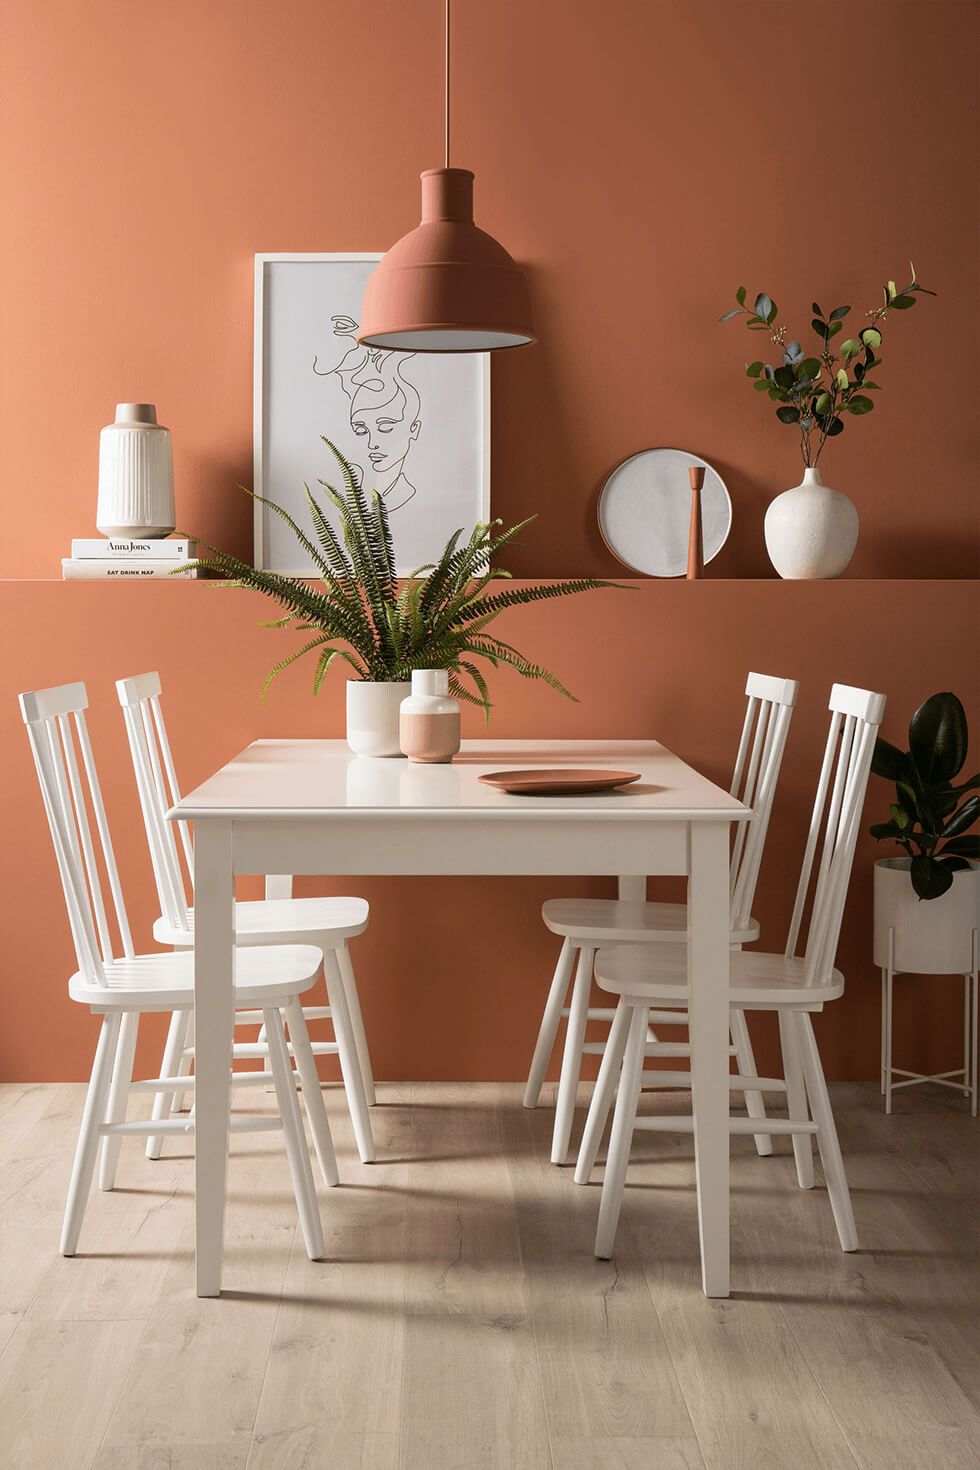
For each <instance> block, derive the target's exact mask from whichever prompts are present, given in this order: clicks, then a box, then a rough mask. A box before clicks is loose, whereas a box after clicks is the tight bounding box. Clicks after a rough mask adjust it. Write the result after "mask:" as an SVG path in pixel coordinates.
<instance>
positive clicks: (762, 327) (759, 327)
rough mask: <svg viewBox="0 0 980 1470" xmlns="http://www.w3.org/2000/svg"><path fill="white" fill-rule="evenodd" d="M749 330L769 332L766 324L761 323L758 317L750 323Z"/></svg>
mask: <svg viewBox="0 0 980 1470" xmlns="http://www.w3.org/2000/svg"><path fill="white" fill-rule="evenodd" d="M748 328H749V331H750V332H768V330H769V328H768V327H767V326H766V324H765V322H762V321H760V320H759V318H758V317H753V318H752V320H751V321H750V322H749V323H748Z"/></svg>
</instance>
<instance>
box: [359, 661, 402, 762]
mask: <svg viewBox="0 0 980 1470" xmlns="http://www.w3.org/2000/svg"><path fill="white" fill-rule="evenodd" d="M411 692H412V686H411V684H408V683H404V684H401V683H399V684H372V683H369V682H367V681H366V680H363V679H348V680H347V744H348V745H349V746H350V748H351V750H353V751H355V752H356V754H357V755H401V753H402V748H401V745H400V744H399V742H398V711H399V709H400V708H401V702H402V700H403V699H405V698H406V697H407V696H408V695H409V694H410V693H411Z"/></svg>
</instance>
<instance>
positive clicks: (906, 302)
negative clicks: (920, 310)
mask: <svg viewBox="0 0 980 1470" xmlns="http://www.w3.org/2000/svg"><path fill="white" fill-rule="evenodd" d="M914 305H915V297H914V296H904V295H903V296H896V297H895V299H894V301H893V302H892V310H893V311H908V309H909V307H910V306H914Z"/></svg>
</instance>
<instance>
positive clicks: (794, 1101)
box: [779, 1011, 813, 1189]
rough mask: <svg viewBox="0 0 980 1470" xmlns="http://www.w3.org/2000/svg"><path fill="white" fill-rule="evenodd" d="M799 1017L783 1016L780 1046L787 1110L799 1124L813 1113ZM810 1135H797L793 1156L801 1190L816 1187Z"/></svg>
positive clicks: (780, 1014) (781, 1019)
mask: <svg viewBox="0 0 980 1470" xmlns="http://www.w3.org/2000/svg"><path fill="white" fill-rule="evenodd" d="M798 1019H799V1017H797V1016H794V1015H790V1013H789V1012H788V1011H780V1013H779V1045H780V1048H781V1049H782V1053H783V1076H784V1077H785V1079H786V1111H787V1113H788V1115H789V1117H790V1118H792V1119H793V1121H794V1122H796V1123H808V1122H809V1121H810V1114H809V1111H808V1109H807V1101H806V1082H805V1080H804V1076H803V1064H802V1060H801V1058H800V1045H799V1032H798V1030H797V1026H796V1022H797V1021H798ZM810 1137H811V1135H810V1134H809V1133H794V1134H793V1154H794V1157H795V1159H796V1178H797V1180H798V1181H799V1186H800V1188H801V1189H812V1188H813V1145H812V1144H811V1142H810Z"/></svg>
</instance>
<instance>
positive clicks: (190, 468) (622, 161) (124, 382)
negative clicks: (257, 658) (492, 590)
mask: <svg viewBox="0 0 980 1470" xmlns="http://www.w3.org/2000/svg"><path fill="white" fill-rule="evenodd" d="M455 17H456V19H455V44H454V89H455V91H454V97H455V110H454V138H455V143H454V159H455V161H456V162H457V163H459V164H461V165H466V166H468V167H471V168H473V169H474V170H475V171H476V201H477V217H478V219H479V220H481V221H482V222H483V223H484V224H485V225H486V226H487V227H488V228H489V229H491V230H492V231H493V232H494V233H495V234H498V235H499V237H500V239H501V240H503V241H504V242H505V243H506V245H507V246H508V247H509V248H510V249H511V250H512V252H513V253H514V254H515V255H516V256H517V257H518V258H519V259H521V260H522V261H524V262H526V263H527V266H528V269H529V274H530V279H531V285H532V289H533V295H534V305H535V311H536V314H537V319H538V326H539V331H540V343H539V344H538V345H537V346H536V347H534V348H531V349H529V350H527V351H520V352H511V353H504V354H503V355H502V357H501V359H500V360H499V361H496V362H495V363H494V373H493V379H494V382H493V394H494V404H493V406H494V418H493V500H494V510H495V512H496V513H497V514H498V515H502V516H505V517H511V518H514V519H520V518H522V517H523V516H525V515H527V514H528V513H529V511H532V510H535V511H538V512H539V513H540V519H539V521H538V523H537V525H536V526H535V527H534V528H533V530H532V532H531V533H530V534H529V535H528V537H527V538H526V541H525V543H524V545H523V547H522V548H521V549H520V550H519V551H515V554H514V556H513V558H512V561H513V570H514V571H516V572H519V573H522V574H523V575H526V576H563V575H566V574H570V573H582V572H608V571H610V570H611V569H612V568H613V563H612V561H611V559H610V557H609V555H608V553H607V552H606V551H605V549H604V548H603V546H602V543H601V541H600V539H599V536H598V532H597V530H596V524H595V501H596V496H597V494H598V491H599V488H600V486H601V484H602V482H603V480H604V479H605V477H606V475H607V474H608V473H609V471H610V470H611V469H612V467H613V466H614V465H615V464H617V463H618V462H619V461H620V460H622V459H624V458H625V457H626V456H627V455H629V454H632V453H633V452H635V451H636V450H638V449H643V448H646V447H648V446H650V445H657V444H672V445H680V446H681V447H684V448H689V449H693V450H696V451H699V452H701V453H702V454H704V455H706V456H707V457H708V458H709V459H710V460H712V461H713V462H714V463H715V464H716V465H717V466H718V467H719V469H720V470H721V472H722V474H723V475H724V476H725V477H726V478H727V480H728V483H729V485H730V487H731V490H732V494H733V497H734V500H735V523H734V530H733V533H732V537H731V540H730V543H729V546H728V547H727V548H726V550H725V552H724V554H723V557H722V558H721V559H719V563H718V565H717V568H716V570H717V572H718V574H720V575H726V576H740V577H741V576H769V575H771V568H770V567H769V564H768V561H767V560H766V557H765V551H764V548H763V543H762V535H761V529H762V515H763V511H764V508H765V505H766V503H767V501H768V500H770V499H771V498H772V495H773V493H774V492H776V491H777V490H780V489H784V488H785V487H786V486H788V485H794V484H796V483H797V482H798V480H799V478H800V476H799V471H798V455H797V446H796V436H795V433H794V431H793V430H792V429H788V428H785V427H784V426H781V425H779V424H777V422H776V420H775V417H774V413H773V409H772V406H771V404H769V403H768V402H767V403H766V405H765V406H763V405H762V404H761V403H760V402H759V401H758V399H757V398H756V397H755V395H754V394H753V393H752V392H751V391H750V389H749V386H748V384H747V383H746V381H745V380H744V378H743V377H742V367H743V364H744V362H745V361H746V359H747V358H748V357H749V356H751V355H754V353H755V351H756V349H757V347H758V346H759V339H758V337H757V336H755V335H751V336H750V335H749V334H748V333H747V332H746V331H745V329H744V327H743V326H742V325H741V324H740V323H733V322H728V323H726V324H725V325H724V326H719V325H718V322H717V318H718V316H719V314H720V313H721V312H722V311H724V310H725V309H726V308H727V307H728V306H729V305H730V304H733V303H732V296H733V293H734V291H735V288H736V286H738V285H740V284H744V285H746V286H748V287H749V289H750V290H753V291H755V290H758V289H762V288H763V287H764V288H765V289H766V290H768V291H769V292H770V293H771V295H772V296H773V298H774V299H775V300H776V301H777V302H778V303H779V306H780V309H781V310H780V321H786V322H787V323H789V324H790V325H791V326H792V327H793V328H794V331H795V332H796V333H805V332H806V330H807V327H808V323H809V319H810V303H811V301H813V300H814V299H816V300H817V301H819V302H821V304H822V305H823V306H824V309H825V310H827V311H829V310H830V309H831V306H832V305H836V304H838V303H842V302H849V303H851V304H852V305H853V307H854V309H855V316H860V315H861V314H863V312H864V311H865V310H866V308H867V307H868V306H870V305H873V304H876V303H877V300H878V289H879V286H880V283H881V282H882V281H883V280H886V279H888V278H889V277H891V276H894V277H895V278H896V279H897V280H898V279H900V278H902V277H903V275H904V272H905V271H906V270H907V268H908V262H909V259H910V258H911V259H912V260H913V261H914V262H915V265H916V268H917V270H918V272H919V274H920V275H921V278H922V280H923V281H924V282H925V284H926V285H928V286H932V287H933V288H934V289H936V290H937V291H939V293H940V295H939V298H938V300H935V301H934V300H931V299H928V300H926V301H925V303H922V302H920V304H919V305H918V306H917V307H916V308H915V310H914V311H911V312H908V313H906V314H905V315H904V316H902V317H899V318H897V319H895V320H894V322H893V323H890V324H889V327H888V331H887V335H886V349H887V350H886V352H885V363H886V365H885V366H884V367H883V368H882V369H881V372H880V374H876V377H878V378H879V379H880V381H881V385H882V393H881V395H880V401H879V404H878V410H877V411H876V412H875V413H874V414H872V415H870V416H869V417H868V419H867V420H861V421H853V422H850V423H849V424H848V427H847V431H846V432H845V434H844V435H843V437H842V438H841V439H840V440H839V441H838V442H837V443H836V444H834V445H832V446H831V450H832V451H833V452H832V453H831V451H830V450H828V453H827V455H826V456H825V469H826V477H827V479H828V482H829V483H831V484H837V485H839V486H840V488H842V489H845V490H847V491H849V492H850V493H851V494H852V495H853V497H854V499H855V500H856V501H857V503H858V507H859V510H860V513H861V520H862V528H863V529H862V536H861V541H860V545H859V546H858V550H857V555H856V556H855V558H854V562H853V564H852V568H851V575H853V576H893V577H950V576H957V577H961V576H967V575H976V570H977V560H976V551H975V545H974V544H973V542H972V533H973V531H974V530H975V513H974V511H973V510H972V509H971V507H972V504H973V496H974V495H975V485H976V457H977V456H976V450H977V437H976V425H977V414H976V384H975V373H974V371H973V364H972V356H971V355H970V351H969V350H968V348H967V346H966V344H971V343H972V342H973V340H974V336H975V330H976V326H977V315H978V312H977V301H978V298H977V282H978V278H980V273H978V271H977V211H978V196H977V187H976V181H977V177H978V173H980V169H978V157H977V139H978V136H980V134H978V126H977V87H976V56H977V38H978V36H977V33H978V19H980V11H978V7H977V5H976V4H975V3H974V0H966V3H963V4H960V3H957V0H939V3H933V4H920V3H915V0H903V3H897V0H887V3H880V0H879V3H876V0H861V3H860V4H854V3H851V0H840V3H833V0H831V3H826V4H822V5H820V6H819V8H818V11H817V12H814V10H813V9H812V8H807V7H803V6H797V5H788V4H786V3H784V0H734V3H733V0H674V3H669V0H456V3H455ZM0 69H2V85H0V171H2V174H0V176H2V190H3V195H2V197H3V210H4V227H3V230H2V232H0V300H2V313H0V320H2V332H3V351H2V353H0V405H2V412H3V416H4V424H3V432H2V433H0V484H2V485H3V486H4V489H5V493H6V495H7V496H8V507H9V506H10V504H11V501H13V502H14V503H15V504H16V505H17V510H16V513H14V514H8V515H7V516H6V517H5V518H4V532H3V536H2V537H0V575H8V576H15V577H25V576H35V577H49V576H56V575H58V570H59V567H58V558H59V557H60V556H62V555H63V554H64V552H65V550H66V547H67V542H68V538H69V537H70V535H71V533H72V531H74V532H75V533H76V534H87V533H90V532H91V520H92V516H93V514H94V509H93V507H94V497H95V479H96V468H97V454H98V432H97V431H98V429H99V427H100V426H101V425H102V424H104V423H106V422H108V420H109V419H110V418H111V416H112V408H113V405H114V403H115V402H116V400H117V399H149V400H151V401H154V402H156V403H157V404H158V405H159V410H160V416H161V421H162V422H164V423H166V424H168V425H170V426H171V427H172V429H173V431H174V439H175V446H176V469H177V482H178V487H179V496H180V501H179V504H180V519H181V523H182V524H183V525H187V526H190V527H193V528H194V529H195V530H197V531H198V532H200V533H201V534H203V535H206V536H208V537H209V539H212V540H213V539H215V538H218V539H219V540H221V541H222V542H224V543H227V544H228V545H229V547H232V548H236V547H237V548H238V549H239V550H246V549H247V548H248V546H249V544H250V543H249V524H250V522H249V516H248V510H247V506H246V504H245V502H244V499H243V497H241V496H240V495H238V494H237V493H236V491H235V489H234V486H235V485H236V483H237V482H239V481H243V480H244V481H246V482H248V481H249V478H250V475H251V468H250V464H251V412H252V409H251V374H252V351H251V344H252V256H253V254H254V252H256V251H268V250H343V249H354V250H383V249H385V248H386V247H387V246H388V245H389V244H391V243H392V242H393V241H394V240H395V239H397V237H398V236H399V235H400V234H403V233H404V232H405V231H406V230H407V229H409V228H411V227H412V226H413V225H414V224H415V223H417V220H418V207H419V203H418V196H419V187H418V173H419V171H420V170H421V169H423V168H427V167H430V166H432V165H433V164H437V163H439V162H440V161H441V156H442V4H441V0H280V3H278V4H270V3H269V0H206V3H201V0H166V3H165V4H133V3H132V0H86V3H85V4H78V3H76V0H44V3H41V4H39V3H38V0H4V3H3V5H2V6H0ZM24 500H26V501H27V503H28V505H29V507H30V510H29V513H25V511H24V510H22V509H21V508H20V507H21V505H22V504H23V502H24Z"/></svg>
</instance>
